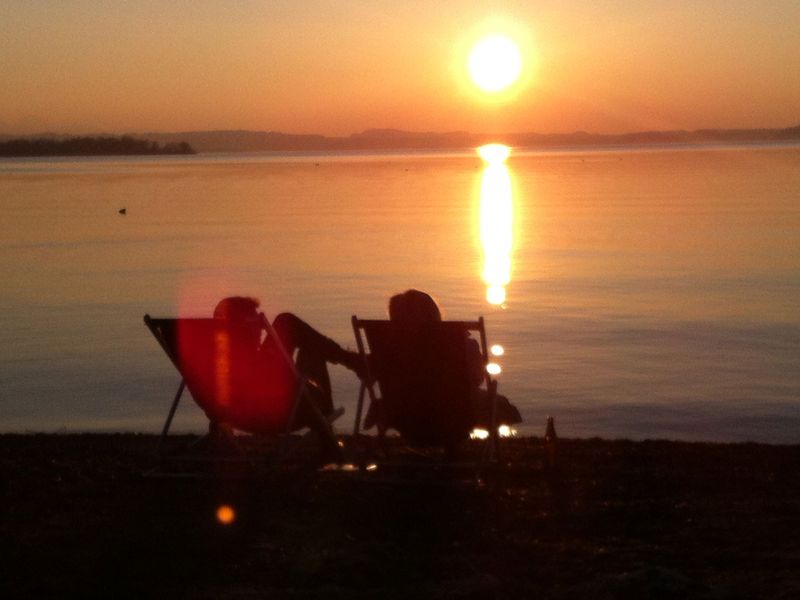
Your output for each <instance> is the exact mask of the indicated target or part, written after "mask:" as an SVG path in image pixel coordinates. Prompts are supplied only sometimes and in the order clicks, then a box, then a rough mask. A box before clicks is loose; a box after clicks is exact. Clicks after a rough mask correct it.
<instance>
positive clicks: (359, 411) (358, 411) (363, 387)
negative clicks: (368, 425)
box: [353, 381, 367, 438]
mask: <svg viewBox="0 0 800 600" xmlns="http://www.w3.org/2000/svg"><path fill="white" fill-rule="evenodd" d="M366 391H367V386H366V384H365V383H364V382H363V381H362V382H361V387H360V388H359V390H358V404H357V405H356V423H355V426H354V427H353V438H357V437H358V432H359V431H360V430H361V414H362V412H363V411H364V394H365V393H366Z"/></svg>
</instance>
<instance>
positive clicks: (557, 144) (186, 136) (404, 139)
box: [0, 125, 800, 156]
mask: <svg viewBox="0 0 800 600" xmlns="http://www.w3.org/2000/svg"><path fill="white" fill-rule="evenodd" d="M135 136H136V138H144V140H147V141H148V142H149V143H150V144H156V145H157V146H158V145H159V144H160V145H161V147H162V151H160V152H150V151H147V152H137V153H138V154H153V153H163V154H192V153H194V152H197V153H215V152H232V153H236V152H364V151H368V152H378V151H419V150H437V151H438V150H450V151H457V150H468V149H473V148H475V147H477V146H481V145H483V144H487V143H492V142H494V143H503V144H507V145H509V146H512V147H517V148H526V149H531V150H558V149H596V148H609V149H611V148H613V149H622V148H629V147H648V146H649V147H661V146H667V147H668V146H681V147H692V146H698V147H703V146H709V145H717V144H724V145H751V144H774V143H793V142H800V125H797V126H794V127H787V128H782V129H698V130H694V131H687V130H675V131H640V132H632V133H622V134H598V133H588V132H585V131H577V132H572V133H533V132H523V133H507V134H494V133H469V132H466V131H451V132H412V131H403V130H400V129H368V130H366V131H363V132H361V133H354V134H352V135H350V136H345V137H328V136H324V135H319V134H291V133H282V132H278V131H248V130H215V131H183V132H172V133H163V132H162V133H158V132H149V133H139V134H135ZM18 137H19V136H18ZM42 138H48V139H51V140H53V141H55V142H59V143H62V142H63V141H65V140H68V139H76V138H67V137H66V136H58V135H55V134H42V135H39V136H27V137H25V138H20V139H25V140H28V141H29V142H31V141H33V140H37V139H42ZM82 139H92V138H82ZM99 139H105V138H99ZM120 139H134V137H133V135H125V136H122V138H120ZM8 140H9V136H3V135H0V147H2V146H3V144H4V143H5V144H7V143H8ZM144 140H138V141H144ZM176 147H188V149H189V151H188V152H183V151H180V152H173V151H165V150H166V149H170V150H174V149H175V148H176ZM115 153H117V154H119V152H115ZM109 154H113V153H111V152H109ZM0 155H3V153H2V152H0ZM4 155H6V156H8V154H4ZM41 155H43V154H40V156H41ZM28 156H32V155H30V154H29V155H28Z"/></svg>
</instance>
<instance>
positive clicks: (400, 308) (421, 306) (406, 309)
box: [389, 290, 442, 325]
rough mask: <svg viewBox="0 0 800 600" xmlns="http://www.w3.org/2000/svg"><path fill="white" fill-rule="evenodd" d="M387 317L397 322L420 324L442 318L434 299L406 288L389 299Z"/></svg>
mask: <svg viewBox="0 0 800 600" xmlns="http://www.w3.org/2000/svg"><path fill="white" fill-rule="evenodd" d="M389 319H391V320H392V321H395V322H398V323H404V324H409V325H420V324H425V323H435V322H438V321H441V320H442V313H441V311H440V310H439V306H438V305H437V304H436V300H434V299H433V298H431V296H430V295H429V294H426V293H425V292H421V291H419V290H406V291H405V292H403V293H402V294H395V295H394V296H392V297H391V298H390V299H389Z"/></svg>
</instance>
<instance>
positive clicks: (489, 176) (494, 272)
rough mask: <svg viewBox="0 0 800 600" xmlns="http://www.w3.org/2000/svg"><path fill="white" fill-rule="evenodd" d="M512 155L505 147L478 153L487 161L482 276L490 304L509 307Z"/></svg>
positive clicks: (483, 184)
mask: <svg viewBox="0 0 800 600" xmlns="http://www.w3.org/2000/svg"><path fill="white" fill-rule="evenodd" d="M510 152H511V149H510V148H509V147H508V146H504V145H502V144H487V145H485V146H481V147H480V148H478V154H479V155H480V157H481V158H483V160H484V161H486V168H485V169H484V171H483V174H482V176H481V197H480V240H481V248H482V251H483V273H482V276H483V281H484V283H486V301H487V302H489V304H492V305H494V306H502V305H503V304H505V301H506V286H507V285H508V284H509V283H510V281H511V249H512V246H513V223H514V207H513V202H512V196H511V175H510V173H509V172H508V167H506V165H505V164H504V162H505V160H506V159H507V158H508V156H509V154H510Z"/></svg>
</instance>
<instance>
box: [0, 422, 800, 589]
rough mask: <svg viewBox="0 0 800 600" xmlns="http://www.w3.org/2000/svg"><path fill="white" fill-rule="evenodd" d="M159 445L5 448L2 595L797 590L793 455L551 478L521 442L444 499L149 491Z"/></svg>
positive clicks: (589, 447)
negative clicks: (225, 518) (226, 511)
mask: <svg viewBox="0 0 800 600" xmlns="http://www.w3.org/2000/svg"><path fill="white" fill-rule="evenodd" d="M192 439H196V436H181V437H180V438H177V439H176V440H175V443H184V442H188V441H191V440H192ZM157 443H158V437H157V436H154V435H135V434H109V435H106V434H62V435H52V434H25V435H21V434H4V435H0V475H1V476H2V478H1V479H0V481H1V482H2V484H1V485H2V487H0V490H1V491H2V499H3V506H4V510H3V513H2V514H3V517H2V525H1V526H0V527H1V529H0V531H2V536H0V537H1V538H2V542H1V543H2V548H0V550H2V553H3V555H4V556H5V557H7V558H6V560H5V561H4V563H3V566H2V570H3V573H2V577H0V590H1V591H2V593H3V596H4V597H6V598H12V597H31V596H34V595H58V596H60V597H65V596H81V597H94V596H108V595H113V596H117V597H118V596H122V597H164V596H168V595H169V596H175V597H188V598H251V597H253V598H254V597H264V596H269V597H278V598H297V597H323V596H324V597H327V598H329V597H342V598H344V597H347V598H352V597H375V596H381V597H397V598H400V597H409V596H411V597H431V598H450V597H455V598H462V597H473V596H476V595H483V596H486V595H488V596H490V597H495V596H508V595H512V594H513V595H517V596H520V597H531V596H533V595H536V596H537V597H542V598H579V597H596V598H620V597H626V598H627V597H679V596H680V597H697V598H754V597H770V598H781V597H783V598H789V597H796V596H797V594H798V593H800V575H799V574H800V542H798V540H797V538H796V532H797V531H799V530H800V478H799V477H798V472H799V471H798V467H800V446H797V445H794V446H770V445H764V444H716V443H714V444H707V443H686V442H668V441H653V442H650V441H644V442H631V441H624V440H622V441H607V440H601V439H586V440H578V439H565V440H561V441H560V446H559V465H560V469H559V471H558V472H557V473H555V474H554V473H551V472H549V471H547V470H546V469H544V468H543V451H542V448H543V447H542V440H541V439H540V438H533V437H526V438H516V439H512V440H509V441H506V442H505V443H504V444H503V454H502V462H501V466H500V467H499V468H498V469H496V470H495V471H494V473H493V474H492V473H487V475H486V477H485V478H484V480H483V482H482V483H480V484H477V485H476V484H475V483H474V482H473V483H469V482H467V483H465V482H463V481H462V482H457V483H456V482H453V481H451V482H450V484H446V485H442V483H443V482H442V481H441V480H437V479H436V478H435V477H433V478H430V477H428V478H425V479H422V480H419V479H417V480H412V481H410V482H409V481H397V480H382V479H379V478H375V479H373V480H370V479H369V477H357V476H353V474H352V473H343V472H324V471H317V470H313V469H301V470H296V471H282V472H275V473H273V474H271V475H266V476H260V477H258V478H249V479H232V478H226V477H218V478H212V479H183V478H177V479H176V478H153V477H145V476H144V473H146V472H147V471H148V470H149V469H151V468H152V467H153V466H155V465H156V464H157V460H156V457H155V454H154V451H155V449H156V446H157ZM223 505H228V506H230V507H231V508H232V509H233V511H234V512H233V515H234V520H233V522H232V523H231V524H229V525H223V524H221V523H220V522H219V521H218V520H217V519H216V517H215V515H216V511H217V510H218V509H219V507H220V506H223Z"/></svg>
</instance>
